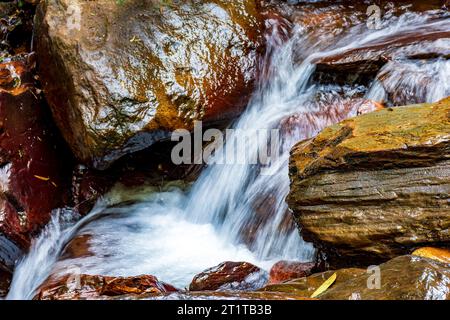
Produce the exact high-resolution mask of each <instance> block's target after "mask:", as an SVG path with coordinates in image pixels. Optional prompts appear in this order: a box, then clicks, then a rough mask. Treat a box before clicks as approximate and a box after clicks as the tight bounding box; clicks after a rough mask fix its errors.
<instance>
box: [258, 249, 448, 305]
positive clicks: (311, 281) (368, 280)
mask: <svg viewBox="0 0 450 320" xmlns="http://www.w3.org/2000/svg"><path fill="white" fill-rule="evenodd" d="M334 272H336V273H337V277H336V281H335V283H334V284H333V285H332V286H331V287H330V288H329V289H328V290H326V291H325V292H324V293H323V294H321V295H320V296H319V297H318V298H319V299H321V300H322V299H323V300H446V299H450V265H449V264H442V263H439V262H436V261H433V260H430V259H427V258H422V257H414V256H401V257H397V258H395V259H392V260H390V261H388V262H386V263H383V264H381V265H379V275H380V278H379V280H380V282H379V284H380V286H379V288H376V286H377V282H376V280H375V278H374V275H376V273H375V272H374V271H373V269H369V270H364V269H341V270H338V271H327V272H325V273H321V274H315V275H312V276H310V277H308V278H302V279H297V280H294V281H290V282H288V283H284V284H279V285H273V286H267V287H265V288H264V289H263V290H264V291H271V292H288V293H291V294H296V295H304V296H307V297H308V296H310V295H311V294H312V293H313V292H314V291H315V290H316V289H317V288H318V287H319V286H320V285H321V284H322V283H323V282H324V281H325V280H326V279H328V278H329V277H330V276H331V275H332V274H333V273H334ZM368 284H369V285H368Z"/></svg>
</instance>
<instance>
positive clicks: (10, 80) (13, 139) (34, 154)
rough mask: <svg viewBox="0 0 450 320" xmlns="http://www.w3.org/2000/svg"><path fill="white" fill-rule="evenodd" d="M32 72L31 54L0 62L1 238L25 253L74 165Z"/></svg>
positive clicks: (62, 194)
mask: <svg viewBox="0 0 450 320" xmlns="http://www.w3.org/2000/svg"><path fill="white" fill-rule="evenodd" d="M32 69H33V56H31V55H22V56H15V57H13V58H8V59H5V60H4V61H3V63H0V163H1V167H0V234H3V235H5V236H6V237H7V238H9V239H10V240H11V241H13V242H14V243H16V245H18V246H19V247H21V248H24V249H26V248H27V247H28V245H29V240H30V236H32V235H33V234H34V233H35V232H37V231H38V230H39V228H40V227H41V226H43V225H45V224H46V223H47V222H48V220H49V217H50V213H51V211H52V210H53V209H55V208H59V207H61V206H63V205H64V204H65V200H67V197H68V193H67V191H68V190H69V189H70V175H71V171H72V165H73V164H72V160H71V155H70V153H69V150H68V148H67V147H66V145H65V143H64V141H62V139H60V137H59V136H58V130H57V129H56V128H55V127H54V126H53V125H52V123H51V115H50V113H49V111H48V109H47V106H46V105H45V103H44V102H43V100H42V99H41V98H40V97H39V93H38V92H37V91H36V90H35V89H34V79H33V77H32V73H31V71H32Z"/></svg>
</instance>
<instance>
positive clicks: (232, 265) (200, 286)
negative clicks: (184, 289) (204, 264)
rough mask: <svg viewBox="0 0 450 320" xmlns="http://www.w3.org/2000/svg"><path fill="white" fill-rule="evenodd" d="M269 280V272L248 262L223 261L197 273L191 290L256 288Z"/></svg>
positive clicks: (190, 287)
mask: <svg viewBox="0 0 450 320" xmlns="http://www.w3.org/2000/svg"><path fill="white" fill-rule="evenodd" d="M266 282H267V274H266V272H264V271H263V270H261V269H260V268H258V267H257V266H255V265H252V264H251V263H248V262H230V261H227V262H223V263H221V264H219V265H218V266H216V267H213V268H210V269H208V270H205V271H203V272H202V273H200V274H198V275H196V276H195V277H194V279H193V280H192V282H191V284H190V286H189V290H190V291H207V290H220V291H226V290H255V289H258V288H260V287H262V286H263V285H264V284H265V283H266Z"/></svg>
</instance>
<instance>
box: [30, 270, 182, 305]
mask: <svg viewBox="0 0 450 320" xmlns="http://www.w3.org/2000/svg"><path fill="white" fill-rule="evenodd" d="M176 291H177V289H176V288H174V287H173V286H171V285H168V284H166V283H163V282H160V281H159V280H158V279H157V278H155V277H154V276H150V275H142V276H136V277H107V276H96V275H86V274H81V275H76V274H67V275H65V276H63V277H58V278H50V279H48V280H46V281H45V282H44V284H43V285H42V286H41V287H40V288H39V293H38V294H37V295H36V297H35V298H34V299H36V300H108V299H112V298H114V297H118V296H123V295H132V296H133V297H134V299H137V297H138V296H139V295H145V296H147V297H148V296H155V295H162V294H164V293H169V292H176Z"/></svg>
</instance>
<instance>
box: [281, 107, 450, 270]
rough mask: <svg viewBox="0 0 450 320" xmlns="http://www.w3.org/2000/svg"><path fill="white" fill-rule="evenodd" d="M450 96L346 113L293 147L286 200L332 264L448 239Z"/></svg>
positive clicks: (377, 258)
mask: <svg viewBox="0 0 450 320" xmlns="http://www.w3.org/2000/svg"><path fill="white" fill-rule="evenodd" d="M449 150H450V99H448V98H447V99H444V100H442V101H441V102H438V103H435V104H424V105H413V106H406V107H399V108H388V109H384V110H381V111H377V112H373V113H369V114H366V115H362V116H360V117H356V118H352V119H349V120H345V121H343V122H341V123H339V124H337V125H334V126H331V127H328V128H327V129H325V130H323V131H322V132H321V133H320V134H319V135H318V136H317V137H316V138H314V139H311V140H306V141H302V142H300V143H298V144H297V145H296V146H294V148H293V149H292V151H291V160H290V169H289V171H290V179H291V190H290V194H289V196H288V203H289V206H290V208H291V209H292V210H293V212H294V216H295V219H296V220H297V222H298V224H299V225H300V226H301V233H302V235H303V237H304V239H305V240H306V241H310V242H313V243H314V244H315V245H316V246H317V247H318V248H319V249H320V251H321V252H322V253H323V254H324V256H325V258H326V259H327V262H328V263H331V264H332V265H334V264H338V265H339V264H345V265H347V266H348V265H357V264H365V265H367V264H370V263H372V262H380V261H383V260H384V261H385V260H387V259H389V258H393V257H395V256H397V255H401V254H408V253H410V252H411V250H412V249H413V248H417V247H420V246H429V245H433V244H434V243H440V244H441V245H446V244H447V245H448V244H449V243H450V232H449V230H450V207H449V194H450V160H449V155H450V152H449Z"/></svg>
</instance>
